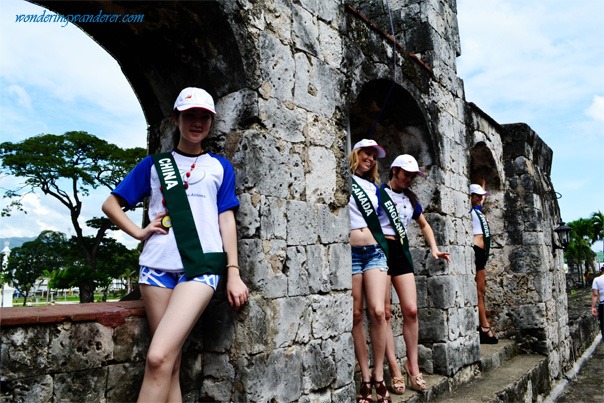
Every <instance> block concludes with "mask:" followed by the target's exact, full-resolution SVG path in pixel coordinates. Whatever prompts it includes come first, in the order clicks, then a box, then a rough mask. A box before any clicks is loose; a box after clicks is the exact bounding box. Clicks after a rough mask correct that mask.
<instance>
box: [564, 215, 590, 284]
mask: <svg viewBox="0 0 604 403" xmlns="http://www.w3.org/2000/svg"><path fill="white" fill-rule="evenodd" d="M568 226H569V227H571V229H572V230H571V232H570V243H569V245H568V247H567V249H566V251H565V253H564V255H565V256H566V258H567V261H568V264H569V265H570V266H575V265H576V267H577V269H578V280H579V283H581V284H582V285H585V283H584V281H585V280H584V278H583V270H582V268H583V266H585V272H584V273H589V272H590V270H589V269H590V268H591V267H592V266H593V262H594V257H595V256H596V254H595V252H594V251H593V250H591V245H592V242H591V240H592V238H593V223H592V220H591V219H586V218H579V219H578V220H576V221H572V222H570V223H568Z"/></svg>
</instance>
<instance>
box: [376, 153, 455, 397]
mask: <svg viewBox="0 0 604 403" xmlns="http://www.w3.org/2000/svg"><path fill="white" fill-rule="evenodd" d="M417 175H419V176H425V174H424V173H423V172H421V171H420V170H419V166H418V164H417V161H416V160H415V158H414V157H413V156H411V155H408V154H403V155H399V156H398V157H396V159H395V160H394V162H393V163H392V165H391V166H390V173H389V178H390V179H389V181H388V183H387V184H385V185H382V189H381V190H382V192H383V193H382V195H383V196H382V205H383V206H384V210H385V212H386V214H385V216H384V217H380V221H381V224H382V229H383V231H384V234H385V236H386V238H387V240H388V250H389V257H388V274H389V275H390V278H391V281H392V285H394V289H395V290H396V293H397V295H398V299H399V301H400V306H401V310H402V313H403V338H404V339H405V345H406V347H407V361H406V362H405V364H404V369H405V373H406V375H407V381H406V382H405V378H404V377H403V375H402V373H401V370H400V368H399V366H398V362H397V360H396V353H395V351H394V339H393V334H392V327H391V325H390V318H391V315H392V311H391V308H390V287H388V288H387V292H386V299H385V308H386V321H387V323H388V325H387V333H388V336H387V344H386V358H387V360H388V366H389V367H390V375H391V377H392V389H393V391H394V392H395V393H397V394H403V393H404V392H405V383H407V384H408V385H409V388H410V389H413V390H416V391H419V392H423V391H425V390H426V381H425V380H424V378H423V376H422V374H421V372H420V370H419V362H418V334H419V330H418V329H419V325H418V319H417V291H416V287H415V273H414V269H413V261H412V259H411V253H410V252H409V240H408V238H407V228H408V226H409V223H410V222H411V220H415V221H416V222H417V224H418V225H419V228H420V230H421V232H422V235H423V237H424V239H425V241H426V243H427V244H428V246H429V247H430V250H431V252H432V256H433V257H434V258H435V259H443V260H445V261H446V262H447V263H451V259H450V257H449V253H447V252H441V251H440V250H439V249H438V246H437V245H436V240H435V239H434V232H433V231H432V227H430V224H428V221H427V220H426V218H425V217H424V215H423V213H422V206H421V205H420V203H419V201H418V199H417V196H416V195H415V193H413V192H412V191H411V189H409V186H411V184H412V183H413V180H414V179H415V177H416V176H417Z"/></svg>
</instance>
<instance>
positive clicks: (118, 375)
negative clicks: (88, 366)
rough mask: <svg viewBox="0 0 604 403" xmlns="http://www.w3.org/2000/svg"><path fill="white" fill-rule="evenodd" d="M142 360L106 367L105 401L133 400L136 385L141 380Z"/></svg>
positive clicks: (135, 394)
mask: <svg viewBox="0 0 604 403" xmlns="http://www.w3.org/2000/svg"><path fill="white" fill-rule="evenodd" d="M144 371H145V363H144V361H139V362H136V363H132V364H131V363H126V364H117V365H110V366H109V367H107V392H106V393H107V401H110V402H133V401H136V398H137V397H138V391H139V389H138V387H137V386H138V385H140V384H141V383H142V382H143V374H144Z"/></svg>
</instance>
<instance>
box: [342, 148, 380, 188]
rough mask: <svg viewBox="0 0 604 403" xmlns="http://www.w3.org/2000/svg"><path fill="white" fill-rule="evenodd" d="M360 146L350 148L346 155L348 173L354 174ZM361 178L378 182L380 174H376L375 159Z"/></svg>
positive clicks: (376, 164) (357, 163)
mask: <svg viewBox="0 0 604 403" xmlns="http://www.w3.org/2000/svg"><path fill="white" fill-rule="evenodd" d="M361 150H362V148H355V149H354V150H352V152H351V153H350V155H349V156H348V161H349V162H350V173H351V174H352V175H355V172H356V171H357V168H358V167H359V151H361ZM361 178H363V179H366V180H368V181H369V182H372V183H375V184H379V181H380V175H379V174H378V162H377V159H376V160H375V165H374V166H373V168H371V169H370V170H369V171H367V172H365V174H363V176H361Z"/></svg>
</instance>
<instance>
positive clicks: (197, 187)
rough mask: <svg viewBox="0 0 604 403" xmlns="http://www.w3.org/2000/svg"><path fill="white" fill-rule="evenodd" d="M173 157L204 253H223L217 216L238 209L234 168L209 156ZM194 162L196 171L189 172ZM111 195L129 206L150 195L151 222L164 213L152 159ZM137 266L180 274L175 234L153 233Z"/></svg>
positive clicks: (179, 260)
mask: <svg viewBox="0 0 604 403" xmlns="http://www.w3.org/2000/svg"><path fill="white" fill-rule="evenodd" d="M173 156H174V160H175V162H176V165H177V166H178V170H179V171H180V174H181V176H182V178H183V182H184V181H185V180H186V181H188V183H189V187H188V188H187V190H186V192H187V198H188V200H189V204H190V205H191V211H192V213H193V218H194V220H195V227H196V228H197V233H198V235H199V240H200V242H201V247H202V248H203V251H204V252H222V251H223V245H222V238H221V236H220V228H219V227H218V215H219V214H221V213H223V212H225V211H227V210H231V209H234V208H237V207H238V206H239V200H237V196H236V195H235V171H234V169H233V166H232V165H231V163H230V162H229V161H228V160H227V159H226V158H224V157H221V156H218V155H215V154H212V153H206V154H202V155H200V156H190V155H183V154H180V153H179V152H177V151H175V152H173ZM193 163H195V168H194V169H193V170H191V164H193ZM189 171H190V172H191V176H190V177H189V178H187V179H186V178H185V175H186V173H187V172H189ZM112 193H113V194H115V195H117V196H120V197H121V198H122V199H124V200H125V202H126V204H127V205H128V206H129V207H132V206H134V205H136V204H137V203H139V202H141V201H142V200H143V199H144V198H145V197H147V196H150V199H149V219H150V220H153V219H154V218H155V217H156V216H157V215H158V214H160V213H161V212H164V211H165V207H164V205H163V204H162V199H163V196H162V193H161V190H160V182H159V177H158V175H157V170H156V169H155V167H154V166H153V160H152V159H151V156H147V157H146V158H145V159H143V160H142V161H141V162H140V163H139V164H138V165H137V166H136V167H134V169H133V170H132V171H131V172H130V173H129V174H128V175H127V176H126V178H124V180H123V181H122V182H121V183H120V184H119V185H118V186H117V187H116V188H115V189H114V190H113V192H112ZM139 263H140V265H141V266H147V267H150V268H154V269H161V270H164V271H182V270H183V269H184V266H183V264H182V260H181V258H180V253H179V252H178V247H177V245H176V239H175V238H174V231H172V230H170V231H168V234H167V235H164V234H159V233H156V234H153V235H152V236H151V237H150V238H149V239H148V240H147V241H146V242H145V247H144V248H143V252H142V253H141V256H140V259H139Z"/></svg>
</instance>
